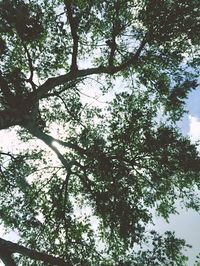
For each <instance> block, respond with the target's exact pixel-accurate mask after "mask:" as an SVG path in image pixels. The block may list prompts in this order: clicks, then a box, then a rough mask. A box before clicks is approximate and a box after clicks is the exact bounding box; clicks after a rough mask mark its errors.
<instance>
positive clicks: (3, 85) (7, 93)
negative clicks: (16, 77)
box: [0, 72, 13, 106]
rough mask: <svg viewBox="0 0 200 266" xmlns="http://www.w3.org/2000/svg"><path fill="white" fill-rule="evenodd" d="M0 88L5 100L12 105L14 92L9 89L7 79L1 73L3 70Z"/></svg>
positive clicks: (0, 77) (0, 76)
mask: <svg viewBox="0 0 200 266" xmlns="http://www.w3.org/2000/svg"><path fill="white" fill-rule="evenodd" d="M0 90H1V91H2V94H3V96H4V99H5V101H6V102H7V103H8V105H9V106H12V103H13V101H12V100H13V94H12V92H11V91H10V89H9V86H8V83H7V81H6V80H5V79H4V78H3V76H2V75H1V72H0Z"/></svg>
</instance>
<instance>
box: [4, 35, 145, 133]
mask: <svg viewBox="0 0 200 266" xmlns="http://www.w3.org/2000/svg"><path fill="white" fill-rule="evenodd" d="M145 44H146V40H143V41H142V42H141V44H140V46H139V48H138V50H137V52H136V53H135V54H134V55H133V56H131V57H130V58H129V59H127V60H126V61H124V62H123V63H121V64H120V65H118V66H115V67H109V66H107V67H105V66H99V67H95V68H88V69H81V70H77V74H76V77H77V78H80V77H86V76H89V75H94V74H103V73H105V74H110V75H112V74H115V73H117V72H119V71H122V70H124V69H126V68H128V67H129V66H131V65H134V64H135V63H137V61H138V58H139V56H140V53H141V51H142V50H143V48H144V46H145ZM73 79H74V78H73V77H72V75H71V72H68V73H67V74H65V75H60V76H57V77H54V78H49V79H48V80H47V81H46V82H44V83H43V84H42V85H41V86H39V87H38V89H37V90H36V91H34V92H32V93H30V94H29V96H28V97H27V98H26V99H25V100H24V101H23V103H24V104H23V108H24V110H26V109H27V110H28V109H30V107H31V106H34V104H36V103H38V101H39V100H40V99H41V98H43V97H45V95H46V94H47V93H48V92H49V91H51V90H52V89H54V88H55V87H56V86H60V85H63V84H65V83H67V82H69V81H72V80H73ZM24 112H25V111H24ZM28 117H29V115H27V114H26V113H25V114H22V113H20V112H19V111H18V110H13V109H9V110H3V111H0V129H4V128H8V127H10V126H14V125H22V124H23V123H24V122H25V120H27V119H28Z"/></svg>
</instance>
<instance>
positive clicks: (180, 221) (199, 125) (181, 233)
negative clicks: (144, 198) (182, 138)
mask: <svg viewBox="0 0 200 266" xmlns="http://www.w3.org/2000/svg"><path fill="white" fill-rule="evenodd" d="M199 101H200V87H199V88H198V89H197V90H195V91H193V92H191V93H190V94H189V98H188V100H187V101H186V108H187V109H188V113H187V114H186V115H185V116H184V118H183V119H182V121H181V122H180V123H179V127H180V129H181V131H182V132H183V134H185V135H188V136H189V137H190V139H191V141H192V142H193V143H195V142H197V141H200V104H199ZM199 152H200V146H199ZM178 212H179V215H171V216H170V219H169V223H166V222H165V221H164V219H162V218H159V217H156V218H155V225H156V229H157V230H159V231H160V232H165V231H166V230H170V231H175V232H176V235H177V237H180V238H184V239H185V240H186V242H187V243H188V244H190V245H192V248H191V249H190V250H188V251H187V252H186V255H187V256H188V257H189V261H188V265H187V266H194V262H195V258H196V256H197V255H198V254H199V253H200V214H198V213H197V212H195V211H193V210H184V209H180V208H178Z"/></svg>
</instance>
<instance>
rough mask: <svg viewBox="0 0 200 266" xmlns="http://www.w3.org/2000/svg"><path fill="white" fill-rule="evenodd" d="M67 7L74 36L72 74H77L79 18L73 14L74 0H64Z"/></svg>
mask: <svg viewBox="0 0 200 266" xmlns="http://www.w3.org/2000/svg"><path fill="white" fill-rule="evenodd" d="M64 3H65V6H66V9H67V18H68V20H69V25H70V29H71V35H72V38H73V52H72V63H71V74H72V76H73V77H74V76H76V72H77V70H78V66H77V55H78V41H79V36H78V34H77V29H78V24H79V18H78V17H77V16H75V15H74V14H73V10H72V0H65V1H64Z"/></svg>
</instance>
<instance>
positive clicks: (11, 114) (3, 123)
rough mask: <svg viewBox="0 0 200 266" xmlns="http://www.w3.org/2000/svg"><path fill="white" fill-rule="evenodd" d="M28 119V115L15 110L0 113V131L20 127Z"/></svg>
mask: <svg viewBox="0 0 200 266" xmlns="http://www.w3.org/2000/svg"><path fill="white" fill-rule="evenodd" d="M28 119H29V115H26V114H22V113H20V112H19V111H18V110H16V109H8V110H3V111H0V130H1V129H6V128H9V127H11V126H16V125H22V124H23V123H25V121H26V120H28Z"/></svg>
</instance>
